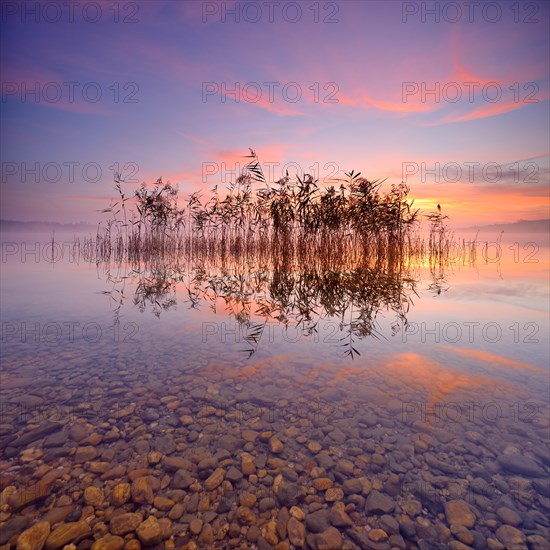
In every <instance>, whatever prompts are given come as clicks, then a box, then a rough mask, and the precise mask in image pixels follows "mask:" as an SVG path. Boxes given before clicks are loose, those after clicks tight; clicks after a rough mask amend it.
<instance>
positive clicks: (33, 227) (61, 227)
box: [0, 220, 97, 233]
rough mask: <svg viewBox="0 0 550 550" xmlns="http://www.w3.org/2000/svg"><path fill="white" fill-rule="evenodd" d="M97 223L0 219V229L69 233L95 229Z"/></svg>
mask: <svg viewBox="0 0 550 550" xmlns="http://www.w3.org/2000/svg"><path fill="white" fill-rule="evenodd" d="M96 228H97V226H96V225H92V224H89V223H84V222H80V223H59V222H22V221H14V220H0V230H1V231H6V232H24V233H44V232H49V233H52V232H53V233H57V232H59V233H68V232H75V231H76V232H79V233H81V232H84V231H86V232H87V231H94V230H95V229H96Z"/></svg>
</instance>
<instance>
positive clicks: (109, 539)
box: [91, 535, 124, 550]
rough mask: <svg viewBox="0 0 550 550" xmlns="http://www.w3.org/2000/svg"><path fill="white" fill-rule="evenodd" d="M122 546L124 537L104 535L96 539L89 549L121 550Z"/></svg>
mask: <svg viewBox="0 0 550 550" xmlns="http://www.w3.org/2000/svg"><path fill="white" fill-rule="evenodd" d="M123 548H124V539H123V538H122V537H118V536H113V535H105V536H104V537H102V538H100V539H98V540H96V541H95V542H94V543H93V544H92V547H91V550H122V549H123Z"/></svg>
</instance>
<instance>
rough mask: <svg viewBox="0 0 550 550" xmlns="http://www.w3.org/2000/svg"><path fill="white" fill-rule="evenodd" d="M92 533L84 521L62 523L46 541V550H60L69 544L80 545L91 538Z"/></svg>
mask: <svg viewBox="0 0 550 550" xmlns="http://www.w3.org/2000/svg"><path fill="white" fill-rule="evenodd" d="M91 534H92V531H91V529H90V526H89V525H88V523H87V522H86V521H84V520H81V521H75V522H70V523H62V524H61V525H59V526H58V527H56V528H55V529H54V530H53V531H52V532H51V533H50V535H49V536H48V538H47V540H46V545H45V548H46V550H59V549H60V548H63V547H64V546H66V545H68V544H78V543H79V542H80V541H81V540H83V539H85V538H87V537H89V536H91Z"/></svg>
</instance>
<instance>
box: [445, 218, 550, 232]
mask: <svg viewBox="0 0 550 550" xmlns="http://www.w3.org/2000/svg"><path fill="white" fill-rule="evenodd" d="M453 231H484V232H485V231H498V232H500V231H505V232H506V233H548V232H549V231H550V219H545V220H519V221H517V222H513V223H495V224H489V225H472V226H469V227H457V228H453Z"/></svg>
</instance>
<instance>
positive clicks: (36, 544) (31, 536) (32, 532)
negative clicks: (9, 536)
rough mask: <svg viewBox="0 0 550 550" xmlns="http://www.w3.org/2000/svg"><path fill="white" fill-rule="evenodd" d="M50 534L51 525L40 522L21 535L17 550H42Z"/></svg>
mask: <svg viewBox="0 0 550 550" xmlns="http://www.w3.org/2000/svg"><path fill="white" fill-rule="evenodd" d="M49 534H50V524H49V523H48V522H47V521H39V522H38V523H35V524H34V525H33V526H32V527H29V528H28V529H26V530H25V531H23V532H22V533H21V534H20V535H19V537H18V539H17V546H16V550H41V549H42V547H43V546H44V543H45V542H46V539H47V538H48V536H49Z"/></svg>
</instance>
